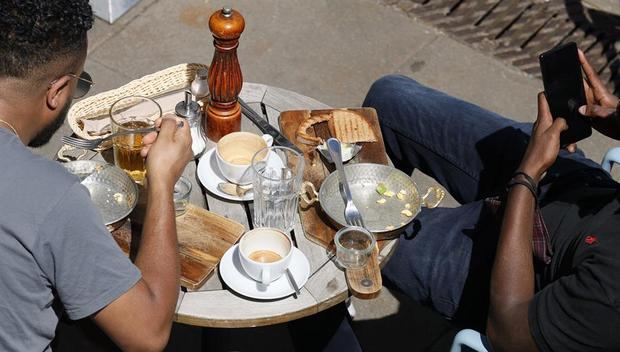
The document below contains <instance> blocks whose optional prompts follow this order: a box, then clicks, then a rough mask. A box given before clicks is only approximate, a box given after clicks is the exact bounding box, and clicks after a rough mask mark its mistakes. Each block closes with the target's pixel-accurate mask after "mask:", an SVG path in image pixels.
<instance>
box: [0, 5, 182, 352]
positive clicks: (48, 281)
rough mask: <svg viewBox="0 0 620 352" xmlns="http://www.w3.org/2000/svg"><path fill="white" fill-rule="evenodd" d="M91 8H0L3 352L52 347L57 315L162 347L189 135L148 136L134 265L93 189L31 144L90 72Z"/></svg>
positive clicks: (48, 131)
mask: <svg viewBox="0 0 620 352" xmlns="http://www.w3.org/2000/svg"><path fill="white" fill-rule="evenodd" d="M92 21H93V18H92V11H91V8H90V6H89V5H88V1H87V0H56V1H44V0H29V1H23V0H8V1H2V2H0V165H2V166H1V167H0V270H1V274H0V350H2V351H43V350H49V349H50V347H49V346H50V342H51V340H52V339H53V337H54V331H55V327H56V325H57V323H58V316H59V315H60V314H61V310H64V311H65V312H66V313H67V315H68V316H69V317H70V318H71V319H80V318H84V317H91V318H92V319H93V320H94V322H95V323H96V324H97V325H99V326H100V327H101V328H102V329H103V331H105V332H106V333H107V334H108V335H109V336H110V337H111V338H112V340H113V341H114V342H115V343H117V344H118V345H119V347H121V348H123V349H131V350H134V349H140V350H145V349H146V350H153V349H154V350H161V349H163V348H164V346H165V345H166V343H167V340H168V336H169V333H170V328H171V324H172V316H173V313H174V308H175V306H176V301H177V297H178V290H179V286H178V284H179V260H178V253H177V237H176V227H175V218H174V207H173V201H172V193H173V187H174V184H175V182H176V180H177V179H178V177H179V176H180V174H181V173H182V171H183V169H184V167H185V165H186V163H187V162H188V161H189V160H190V157H191V148H190V145H191V137H190V134H189V126H187V124H185V125H184V126H183V127H181V128H177V127H176V122H175V121H174V119H169V118H164V119H162V120H161V129H160V132H159V134H157V133H152V134H150V135H148V136H146V137H145V138H144V141H143V142H144V143H145V147H144V148H143V150H142V155H143V156H144V157H146V168H147V182H148V189H147V193H148V204H147V210H146V218H145V221H144V228H143V234H142V238H141V243H140V247H139V249H138V253H137V256H136V260H135V265H134V264H133V263H131V262H130V261H129V259H128V258H127V257H126V256H125V255H124V254H123V253H122V252H121V250H120V248H119V247H118V246H117V245H116V243H115V242H114V240H113V239H112V237H111V236H110V234H109V232H108V231H107V229H106V228H105V226H104V225H103V222H102V219H101V218H100V215H99V213H98V211H97V210H96V209H95V208H94V206H93V204H92V202H91V201H90V196H89V193H88V191H87V190H86V188H85V187H84V186H82V185H81V184H80V182H79V180H78V179H77V177H74V176H72V175H70V174H69V173H67V172H66V171H65V170H64V168H63V167H62V166H61V165H59V164H57V163H55V162H53V161H50V160H47V159H44V158H42V157H39V156H35V155H34V154H32V152H31V151H30V150H29V149H28V148H27V147H26V146H31V147H37V146H40V145H43V144H45V143H46V142H47V141H48V140H49V138H50V137H51V136H52V135H53V133H54V132H55V131H56V130H57V129H58V127H60V126H61V125H62V123H63V122H64V117H65V115H66V112H67V110H68V107H69V106H70V103H71V101H72V98H74V97H81V96H83V95H84V94H86V92H87V91H88V89H89V88H90V86H91V85H92V81H91V80H90V77H89V76H88V75H85V74H84V73H83V66H84V61H85V59H86V48H87V37H86V32H87V31H88V30H89V29H90V27H91V26H92Z"/></svg>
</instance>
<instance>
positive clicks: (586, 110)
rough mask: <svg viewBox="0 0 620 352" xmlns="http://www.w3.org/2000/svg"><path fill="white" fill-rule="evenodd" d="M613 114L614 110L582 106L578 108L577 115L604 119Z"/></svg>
mask: <svg viewBox="0 0 620 352" xmlns="http://www.w3.org/2000/svg"><path fill="white" fill-rule="evenodd" d="M614 112H615V110H614V109H609V108H605V107H602V106H600V105H594V104H593V105H583V106H581V107H579V113H580V114H581V115H583V116H586V117H598V118H603V119H604V118H606V117H607V116H609V115H611V114H613V113H614Z"/></svg>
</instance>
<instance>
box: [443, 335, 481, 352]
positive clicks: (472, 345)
mask: <svg viewBox="0 0 620 352" xmlns="http://www.w3.org/2000/svg"><path fill="white" fill-rule="evenodd" d="M465 351H475V352H489V350H488V349H487V342H486V337H485V336H484V335H481V334H480V333H479V332H478V331H476V330H472V329H464V330H461V331H459V332H458V333H457V334H456V336H454V340H453V341H452V347H451V348H450V352H465Z"/></svg>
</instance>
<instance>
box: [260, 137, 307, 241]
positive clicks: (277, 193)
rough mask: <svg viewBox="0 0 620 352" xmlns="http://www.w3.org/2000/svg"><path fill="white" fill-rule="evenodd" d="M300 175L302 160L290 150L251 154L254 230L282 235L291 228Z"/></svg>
mask: <svg viewBox="0 0 620 352" xmlns="http://www.w3.org/2000/svg"><path fill="white" fill-rule="evenodd" d="M265 151H268V156H267V158H264V155H265ZM261 159H264V160H261ZM303 172H304V157H303V155H301V154H299V153H298V152H296V151H294V150H293V149H290V148H286V147H267V148H263V149H261V150H259V151H258V152H256V154H254V157H253V158H252V177H253V185H254V226H255V227H274V228H277V229H281V230H283V231H285V232H288V231H290V230H292V229H293V224H294V218H295V212H296V211H297V204H298V199H299V191H300V188H301V181H302V179H303Z"/></svg>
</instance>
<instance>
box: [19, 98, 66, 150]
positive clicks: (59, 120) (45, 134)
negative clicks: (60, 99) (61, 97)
mask: <svg viewBox="0 0 620 352" xmlns="http://www.w3.org/2000/svg"><path fill="white" fill-rule="evenodd" d="M70 107H71V100H69V101H68V102H67V104H66V105H65V106H64V107H63V108H62V110H61V111H60V114H58V117H56V119H54V121H52V122H51V123H50V124H49V125H48V126H47V127H45V128H44V129H43V130H42V131H41V132H39V134H37V135H36V136H35V137H34V138H33V139H32V140H31V141H30V143H28V146H29V147H32V148H38V147H41V146H44V145H45V144H47V142H49V141H50V139H52V136H53V135H54V133H56V131H58V129H59V128H60V127H61V126H62V124H63V123H65V118H66V117H67V113H68V112H69V108H70Z"/></svg>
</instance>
